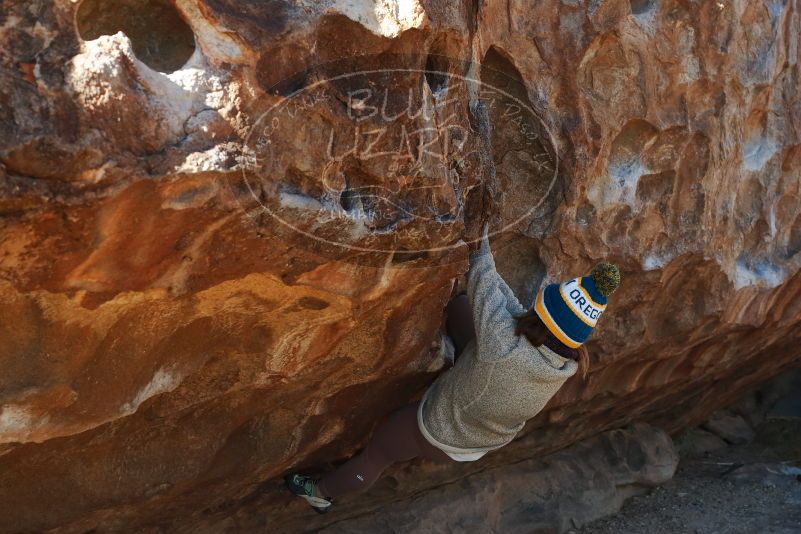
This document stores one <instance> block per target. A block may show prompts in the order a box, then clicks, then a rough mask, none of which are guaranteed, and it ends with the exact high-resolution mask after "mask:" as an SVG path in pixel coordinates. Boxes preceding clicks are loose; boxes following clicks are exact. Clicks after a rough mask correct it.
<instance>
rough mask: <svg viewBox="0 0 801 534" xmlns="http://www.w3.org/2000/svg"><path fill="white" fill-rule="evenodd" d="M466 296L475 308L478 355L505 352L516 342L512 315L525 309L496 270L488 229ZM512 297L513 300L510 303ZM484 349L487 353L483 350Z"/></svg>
mask: <svg viewBox="0 0 801 534" xmlns="http://www.w3.org/2000/svg"><path fill="white" fill-rule="evenodd" d="M467 293H468V296H469V297H470V303H471V305H472V308H473V324H474V325H475V328H476V342H477V343H478V346H479V352H480V353H483V354H484V355H489V354H504V353H506V352H507V351H508V350H509V349H510V348H511V346H512V345H513V344H514V343H516V342H517V336H516V335H515V333H514V331H515V319H514V316H513V315H516V314H519V313H523V308H522V306H520V303H519V302H518V301H517V299H516V298H515V297H514V294H512V291H511V289H509V287H508V286H507V285H506V282H504V281H503V279H502V278H501V276H500V275H499V274H498V272H497V271H496V269H495V260H494V259H493V257H492V252H491V251H490V248H489V240H488V239H487V230H486V226H485V229H484V236H483V238H482V240H481V246H480V247H479V249H478V250H476V251H474V252H473V253H471V254H470V272H469V273H468V275H467ZM510 296H511V299H514V300H510V298H509V297H510ZM518 309H519V310H520V311H519V312H518V311H517V310H518ZM512 310H515V311H514V312H513V311H512ZM482 346H483V347H484V348H485V349H486V350H482Z"/></svg>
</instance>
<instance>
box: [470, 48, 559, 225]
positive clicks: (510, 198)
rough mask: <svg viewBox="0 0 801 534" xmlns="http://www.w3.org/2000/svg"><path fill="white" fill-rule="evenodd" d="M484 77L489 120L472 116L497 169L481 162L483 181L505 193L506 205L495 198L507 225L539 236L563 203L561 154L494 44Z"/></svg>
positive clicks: (484, 65) (510, 64)
mask: <svg viewBox="0 0 801 534" xmlns="http://www.w3.org/2000/svg"><path fill="white" fill-rule="evenodd" d="M479 78H480V80H481V89H480V91H481V92H480V99H481V101H483V102H484V103H485V104H486V109H487V113H486V118H482V117H481V115H480V114H476V116H475V119H476V120H473V119H474V117H472V116H471V126H472V127H473V128H474V129H475V130H476V131H477V132H478V134H479V136H480V137H481V138H482V140H484V139H487V140H484V143H485V144H489V146H490V150H491V158H490V159H491V161H490V162H489V163H490V164H491V165H492V166H490V165H483V164H482V166H483V167H485V170H484V169H482V173H481V175H482V179H484V180H487V185H488V186H489V187H488V189H489V190H490V191H493V190H494V191H499V192H501V193H500V194H501V195H503V201H502V202H501V201H497V200H496V201H495V205H496V206H497V208H499V211H500V215H501V219H502V220H503V222H504V224H509V223H511V222H512V221H521V222H520V224H521V226H522V225H526V227H527V230H526V231H527V232H529V233H530V235H538V234H540V233H542V232H544V231H546V230H547V228H548V226H549V225H550V221H551V217H552V213H553V212H554V210H555V208H556V204H557V203H558V194H555V193H556V192H557V191H558V190H559V188H560V187H561V185H560V181H561V180H562V179H563V178H562V176H561V175H560V176H557V175H556V168H557V166H558V154H557V153H556V150H555V148H554V146H553V144H552V141H551V136H550V134H549V132H548V130H547V127H546V126H545V123H544V122H543V121H542V119H541V118H540V116H539V115H538V114H537V112H536V111H535V108H534V105H533V104H532V102H531V100H530V98H529V95H528V89H527V86H526V82H525V81H524V80H523V77H522V75H521V74H520V71H519V70H518V69H517V67H516V66H515V65H514V62H513V61H512V58H511V57H510V55H509V54H508V53H507V52H505V51H503V50H502V49H500V48H497V47H495V46H491V47H490V48H489V50H488V51H487V53H486V55H485V56H484V58H483V60H482V62H481V69H480V74H479ZM485 122H486V123H488V124H484V123H485ZM487 126H488V127H487ZM493 167H494V168H493ZM493 174H494V177H493ZM499 197H500V195H499ZM532 206H534V208H533V209H532ZM468 215H469V216H472V217H474V215H473V214H472V213H469V214H468Z"/></svg>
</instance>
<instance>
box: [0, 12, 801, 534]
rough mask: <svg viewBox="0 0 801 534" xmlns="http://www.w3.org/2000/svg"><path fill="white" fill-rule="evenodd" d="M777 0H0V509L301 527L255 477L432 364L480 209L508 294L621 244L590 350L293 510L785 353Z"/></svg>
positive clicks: (791, 262) (789, 202) (613, 417)
mask: <svg viewBox="0 0 801 534" xmlns="http://www.w3.org/2000/svg"><path fill="white" fill-rule="evenodd" d="M800 10H801V4H799V2H798V0H786V1H784V2H781V1H770V2H766V1H762V0H743V1H739V2H679V1H674V0H660V1H656V0H636V1H635V0H631V1H630V2H629V1H626V0H601V1H597V2H580V1H564V2H555V1H543V2H535V3H532V2H528V1H524V0H506V1H500V0H498V1H495V0H487V1H481V2H478V1H473V2H467V1H455V0H454V1H450V0H441V1H422V0H409V1H396V0H381V1H375V2H367V1H363V2H353V1H344V0H343V1H340V0H325V1H306V0H293V1H290V0H269V1H266V2H264V1H263V2H233V1H231V0H175V2H174V3H169V2H167V1H166V0H148V1H147V2H130V1H115V2H112V1H111V0H106V1H104V0H84V1H83V2H71V1H67V0H57V1H51V2H45V1H38V0H32V1H30V0H29V1H14V0H0V45H2V48H0V49H2V50H3V53H2V54H0V88H1V89H2V90H0V163H1V165H0V188H1V189H0V191H1V194H0V304H1V305H0V369H2V373H0V503H1V504H0V511H1V512H2V513H0V530H2V531H34V530H43V529H53V528H59V529H61V530H62V531H65V532H72V531H75V532H78V531H86V530H90V529H98V530H99V531H113V530H129V531H133V530H136V531H142V530H146V529H154V530H155V529H171V530H179V531H181V530H186V531H193V532H197V531H203V530H205V531H209V532H216V531H220V530H231V531H233V530H236V529H237V528H244V527H240V526H242V525H246V526H248V527H252V528H257V527H258V526H265V525H266V526H269V525H281V527H282V528H284V529H286V530H287V531H298V530H301V529H303V528H307V527H309V528H310V525H311V523H309V521H308V515H307V514H306V512H307V510H306V509H305V508H303V507H301V505H300V504H299V503H295V502H292V501H291V500H290V499H288V498H287V497H286V496H285V495H284V494H283V493H281V492H280V491H278V488H279V483H278V478H277V477H279V475H281V474H283V473H285V472H286V471H288V470H289V469H297V468H303V469H310V470H316V469H324V468H326V467H327V465H326V462H331V461H335V460H337V459H341V458H344V457H346V456H347V455H349V454H351V453H352V452H353V451H354V450H356V449H357V448H358V447H359V446H360V445H361V444H362V443H363V442H364V440H365V438H366V437H367V436H368V435H369V431H370V429H371V428H372V427H373V425H374V424H375V423H376V422H378V421H379V420H380V419H381V417H383V416H385V415H386V414H388V413H389V412H391V411H392V410H393V409H395V408H397V407H398V406H400V405H402V404H404V403H406V402H408V401H409V400H411V399H412V398H414V397H415V396H416V395H419V394H420V393H421V392H422V390H423V389H424V388H425V386H426V385H427V384H428V383H429V382H430V381H431V380H433V378H434V376H435V374H436V372H437V371H438V370H439V369H440V368H441V366H442V362H441V361H440V360H439V359H438V356H437V351H436V346H435V340H436V339H437V331H438V329H439V327H440V324H441V317H442V314H441V312H442V309H443V307H444V305H445V303H446V302H447V300H448V298H449V296H450V295H451V292H452V288H453V284H454V280H456V279H458V277H459V276H460V275H461V274H462V273H464V272H465V270H466V269H467V260H466V258H467V247H466V246H465V245H464V244H462V243H460V242H459V240H460V239H462V240H464V241H468V242H469V241H471V239H473V238H475V236H476V235H477V232H478V228H479V227H480V224H481V222H482V220H484V219H485V218H486V219H488V220H489V221H490V222H491V223H492V229H493V247H494V249H495V251H496V258H497V263H498V265H499V269H500V270H501V272H502V274H503V275H504V276H505V277H506V278H507V279H508V280H509V282H510V284H511V285H512V286H513V288H514V289H515V290H516V291H517V293H518V295H520V296H521V299H522V300H523V301H524V302H530V301H531V298H532V296H533V292H534V291H535V290H536V288H537V287H538V285H539V284H540V283H541V282H543V281H545V282H550V281H556V280H561V279H564V278H566V277H568V276H575V275H578V274H582V273H585V272H587V270H588V269H589V268H590V267H591V266H592V264H593V263H594V262H595V261H597V260H599V259H602V258H605V259H608V260H610V261H614V262H616V263H617V264H618V265H620V267H621V270H622V272H623V280H624V281H623V285H622V286H621V288H620V289H619V290H618V292H617V293H615V295H614V297H613V300H612V305H611V306H610V308H609V311H608V312H607V313H606V314H605V317H604V318H603V320H602V321H601V322H600V326H599V328H598V329H597V332H596V333H595V334H594V336H593V338H592V339H591V342H590V343H589V345H588V348H589V350H590V353H591V354H592V368H591V371H590V373H589V376H588V377H587V379H586V380H584V381H582V380H580V379H578V378H575V379H572V380H571V381H570V382H568V384H567V385H566V386H565V387H564V388H563V390H562V391H560V393H559V395H558V396H557V397H556V398H555V399H554V400H553V401H552V402H551V404H550V405H549V407H548V409H547V410H546V411H545V412H543V413H542V414H541V415H540V416H538V417H537V418H536V419H534V420H532V421H531V422H530V423H529V424H528V425H527V427H526V429H524V431H523V432H521V437H520V439H519V440H517V441H515V442H514V443H512V444H510V445H509V446H508V447H506V448H504V449H503V450H501V451H497V452H496V453H493V454H490V455H487V456H486V457H485V458H484V459H482V460H481V461H480V462H477V463H473V464H460V465H453V466H447V467H436V468H435V467H433V466H420V465H415V466H414V469H411V468H409V467H399V468H396V469H394V470H393V471H392V472H391V473H389V475H390V476H389V477H388V478H387V479H385V480H384V481H382V482H381V483H380V484H379V485H378V486H377V487H376V491H374V492H371V494H370V496H369V497H367V498H363V499H359V500H358V502H356V500H352V501H346V502H343V503H341V505H340V510H341V512H340V514H339V515H338V516H336V517H333V515H332V514H330V515H331V516H332V517H327V519H322V518H316V519H315V521H320V523H317V524H315V525H316V526H320V527H322V526H324V524H325V522H326V521H335V520H339V519H342V518H343V517H346V516H349V515H356V514H360V513H363V512H364V511H367V510H373V509H376V508H377V507H380V506H382V505H386V504H387V503H390V502H392V501H395V500H400V499H403V498H405V497H407V496H409V495H412V494H417V493H419V492H421V491H424V490H426V489H429V488H432V487H435V486H440V485H442V484H444V483H447V482H453V481H456V480H459V479H462V478H464V477H466V476H468V475H470V474H471V473H474V472H476V471H479V470H486V469H488V468H495V467H499V466H502V465H504V464H508V463H512V462H517V461H519V460H521V459H524V458H531V457H534V456H539V455H542V454H545V453H548V452H552V451H555V450H558V449H560V448H563V447H565V446H568V445H570V444H571V443H574V442H576V441H578V440H581V439H583V438H586V437H589V436H592V435H595V434H598V433H600V432H603V431H605V430H608V429H611V428H615V427H619V426H623V425H626V424H628V423H630V422H632V421H636V420H641V421H648V422H650V423H651V424H654V425H657V426H661V427H662V428H664V429H666V430H667V431H669V432H675V431H678V430H680V429H682V428H684V427H686V426H689V425H693V424H697V423H699V422H701V421H702V420H704V419H705V417H706V416H707V415H709V414H710V413H712V412H713V411H715V410H716V409H718V408H720V407H722V406H724V405H726V404H729V403H731V402H732V401H733V400H735V399H736V398H737V397H738V396H739V395H740V394H741V393H742V392H743V391H745V390H746V389H747V388H749V387H751V386H753V385H755V384H757V383H759V382H761V381H764V380H766V379H768V378H770V377H771V376H773V375H775V374H776V373H778V372H779V371H781V370H782V369H784V368H786V367H788V366H790V365H792V364H793V363H794V362H797V361H798V359H799V353H798V351H797V346H798V343H799V341H800V340H801V333H799V332H801V330H799V328H798V323H799V321H801V295H799V293H800V292H801V275H799V274H798V269H799V264H801V254H799V251H801V203H800V202H799V198H801V192H800V191H801V189H800V187H801V139H800V137H801V134H799V131H801V129H799V124H800V123H801V100H799V98H798V87H799V85H801V74H799V64H798V60H799V50H801V46H799V45H801V42H799V41H800V39H799V30H800V29H801V18H800V17H801V14H800V13H799V11H800ZM289 503H291V504H289Z"/></svg>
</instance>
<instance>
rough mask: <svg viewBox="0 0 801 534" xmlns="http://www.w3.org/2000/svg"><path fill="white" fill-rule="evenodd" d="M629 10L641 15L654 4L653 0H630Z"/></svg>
mask: <svg viewBox="0 0 801 534" xmlns="http://www.w3.org/2000/svg"><path fill="white" fill-rule="evenodd" d="M630 3H631V12H632V13H634V14H635V15H642V14H643V13H645V12H646V11H648V10H649V9H651V7H652V6H653V5H654V3H655V2H654V0H631V2H630Z"/></svg>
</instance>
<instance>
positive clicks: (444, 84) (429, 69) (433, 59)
mask: <svg viewBox="0 0 801 534" xmlns="http://www.w3.org/2000/svg"><path fill="white" fill-rule="evenodd" d="M426 83H427V84H428V86H429V87H430V88H431V92H432V93H434V94H437V93H439V92H440V91H442V92H444V91H447V90H448V60H447V58H445V57H443V56H438V55H435V54H430V55H429V56H428V57H427V58H426Z"/></svg>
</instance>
